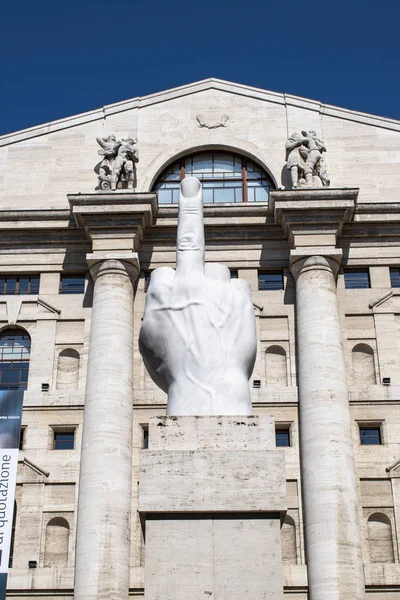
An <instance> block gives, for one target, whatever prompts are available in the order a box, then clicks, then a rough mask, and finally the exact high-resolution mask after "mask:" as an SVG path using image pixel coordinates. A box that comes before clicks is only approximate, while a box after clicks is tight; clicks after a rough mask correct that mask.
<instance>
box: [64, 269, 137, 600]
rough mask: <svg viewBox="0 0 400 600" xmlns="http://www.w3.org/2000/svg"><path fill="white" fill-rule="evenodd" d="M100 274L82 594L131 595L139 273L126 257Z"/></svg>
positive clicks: (85, 468)
mask: <svg viewBox="0 0 400 600" xmlns="http://www.w3.org/2000/svg"><path fill="white" fill-rule="evenodd" d="M91 273H92V277H93V279H94V281H95V286H94V297H93V310H92V325H91V334H90V345H89V359H88V372H87V384H86V395H85V409H84V422H83V438H82V451H81V465H80V480H79V498H78V523H77V539H76V561H75V564H76V566H75V600H106V599H107V600H110V599H112V600H128V592H129V566H130V565H129V557H130V512H131V483H132V375H133V373H132V371H133V280H134V279H135V278H136V276H137V269H135V267H133V266H131V265H130V264H129V262H125V261H123V260H113V259H108V260H103V261H99V262H95V264H94V265H93V266H92V267H91Z"/></svg>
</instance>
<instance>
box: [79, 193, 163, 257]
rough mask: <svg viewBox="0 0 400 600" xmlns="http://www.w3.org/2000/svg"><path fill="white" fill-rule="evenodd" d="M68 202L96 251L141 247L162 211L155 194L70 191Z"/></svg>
mask: <svg viewBox="0 0 400 600" xmlns="http://www.w3.org/2000/svg"><path fill="white" fill-rule="evenodd" d="M68 201H69V204H70V208H71V214H72V216H73V218H74V221H75V224H76V226H77V227H79V228H80V229H84V230H85V232H86V235H87V237H88V239H89V240H91V242H92V248H93V252H96V251H100V252H101V251H105V252H118V251H121V250H122V251H130V252H132V251H134V250H137V249H138V248H139V245H140V243H141V241H142V240H143V236H144V232H145V230H146V228H147V227H149V226H151V225H152V224H154V222H155V219H156V215H157V211H158V204H157V196H156V194H155V193H146V194H137V193H132V192H129V193H126V192H125V191H124V192H112V193H104V192H97V193H91V194H69V195H68Z"/></svg>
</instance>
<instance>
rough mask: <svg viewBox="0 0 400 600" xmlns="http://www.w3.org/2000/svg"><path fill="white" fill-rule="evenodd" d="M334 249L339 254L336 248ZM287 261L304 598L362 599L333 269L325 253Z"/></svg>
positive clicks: (334, 263)
mask: <svg viewBox="0 0 400 600" xmlns="http://www.w3.org/2000/svg"><path fill="white" fill-rule="evenodd" d="M321 250H322V249H321ZM333 254H335V252H334V253H333ZM336 254H337V255H338V257H340V251H336ZM303 256H304V255H303ZM296 258H297V260H296ZM292 260H295V262H294V263H293V264H292V268H291V270H292V273H293V275H294V277H295V279H296V310H297V356H298V369H299V407H300V410H299V413H300V452H301V463H302V489H303V505H304V514H305V541H306V553H307V565H308V581H309V595H310V599H311V600H363V599H364V598H365V587H364V575H363V563H362V556H361V539H360V528H359V520H358V510H357V488H356V473H355V463H354V455H353V443H352V437H351V428H350V411H349V401H348V393H347V386H346V376H345V365H344V357H343V347H342V335H341V329H340V321H339V310H338V302H337V296H336V282H335V277H336V274H337V271H338V268H339V267H338V263H337V262H336V261H335V260H333V259H332V258H329V257H327V256H304V257H303V258H300V257H299V256H296V251H295V252H294V253H293V252H292Z"/></svg>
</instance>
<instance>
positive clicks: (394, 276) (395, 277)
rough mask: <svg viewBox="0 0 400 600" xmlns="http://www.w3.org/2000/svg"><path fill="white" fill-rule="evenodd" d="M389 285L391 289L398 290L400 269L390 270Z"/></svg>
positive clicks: (399, 286)
mask: <svg viewBox="0 0 400 600" xmlns="http://www.w3.org/2000/svg"><path fill="white" fill-rule="evenodd" d="M390 284H391V286H392V288H400V269H390Z"/></svg>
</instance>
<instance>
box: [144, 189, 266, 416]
mask: <svg viewBox="0 0 400 600" xmlns="http://www.w3.org/2000/svg"><path fill="white" fill-rule="evenodd" d="M139 349H140V352H141V354H142V356H143V360H144V363H145V365H146V368H147V370H148V372H149V374H150V376H151V378H152V379H153V381H154V382H155V383H156V384H157V385H158V386H159V387H160V388H161V389H162V390H164V391H165V392H166V393H167V394H168V403H167V414H168V415H252V414H253V411H252V405H251V398H250V389H249V382H248V380H249V378H250V376H251V373H252V371H253V367H254V362H255V356H256V326H255V317H254V309H253V304H252V300H251V292H250V287H249V285H248V283H247V282H245V281H243V280H241V279H230V271H229V269H228V267H226V266H224V265H220V264H216V263H207V264H205V263H204V224H203V199H202V189H201V184H200V182H199V180H198V179H196V178H195V177H186V178H185V179H184V180H183V181H182V183H181V187H180V196H179V213H178V232H177V250H176V271H175V270H174V269H171V268H170V267H160V268H158V269H156V270H155V271H153V273H152V275H151V280H150V285H149V288H148V291H147V298H146V308H145V314H144V319H143V323H142V328H141V331H140V336H139Z"/></svg>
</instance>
